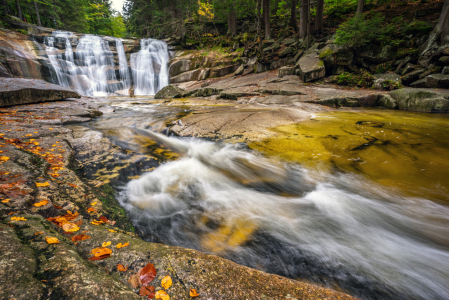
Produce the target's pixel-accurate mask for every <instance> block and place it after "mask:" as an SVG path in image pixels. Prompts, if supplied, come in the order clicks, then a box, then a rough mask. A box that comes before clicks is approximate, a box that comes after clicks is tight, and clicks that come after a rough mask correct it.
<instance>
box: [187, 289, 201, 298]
mask: <svg viewBox="0 0 449 300" xmlns="http://www.w3.org/2000/svg"><path fill="white" fill-rule="evenodd" d="M189 294H190V297H192V298H195V297H198V296H199V295H200V294H199V293H198V292H197V291H196V290H195V289H192V288H190V291H189Z"/></svg>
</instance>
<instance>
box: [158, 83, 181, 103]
mask: <svg viewBox="0 0 449 300" xmlns="http://www.w3.org/2000/svg"><path fill="white" fill-rule="evenodd" d="M186 93H187V92H186V90H184V89H182V88H180V87H177V86H176V85H172V84H170V85H167V86H166V87H163V88H162V89H161V90H160V91H159V92H157V94H156V95H155V96H154V99H167V98H175V97H176V98H177V97H182V96H183V95H184V94H186Z"/></svg>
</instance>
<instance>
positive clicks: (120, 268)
mask: <svg viewBox="0 0 449 300" xmlns="http://www.w3.org/2000/svg"><path fill="white" fill-rule="evenodd" d="M117 270H119V271H120V272H126V271H127V270H128V267H126V268H125V266H123V265H122V264H117Z"/></svg>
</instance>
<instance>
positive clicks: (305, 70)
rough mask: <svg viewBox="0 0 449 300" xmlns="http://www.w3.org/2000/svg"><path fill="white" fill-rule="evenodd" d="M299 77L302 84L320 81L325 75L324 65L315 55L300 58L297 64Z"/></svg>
mask: <svg viewBox="0 0 449 300" xmlns="http://www.w3.org/2000/svg"><path fill="white" fill-rule="evenodd" d="M297 65H298V67H299V75H300V76H301V78H302V80H303V81H304V82H309V81H313V80H317V79H320V78H322V77H324V76H325V75H326V69H325V68H324V63H323V61H322V60H321V59H319V57H318V55H317V54H316V53H311V54H308V55H305V56H303V57H301V58H300V59H299V61H298V63H297Z"/></svg>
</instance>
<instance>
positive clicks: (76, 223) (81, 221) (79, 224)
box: [75, 220, 83, 227]
mask: <svg viewBox="0 0 449 300" xmlns="http://www.w3.org/2000/svg"><path fill="white" fill-rule="evenodd" d="M75 225H76V226H78V227H80V226H81V225H83V220H79V221H77V222H75Z"/></svg>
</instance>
